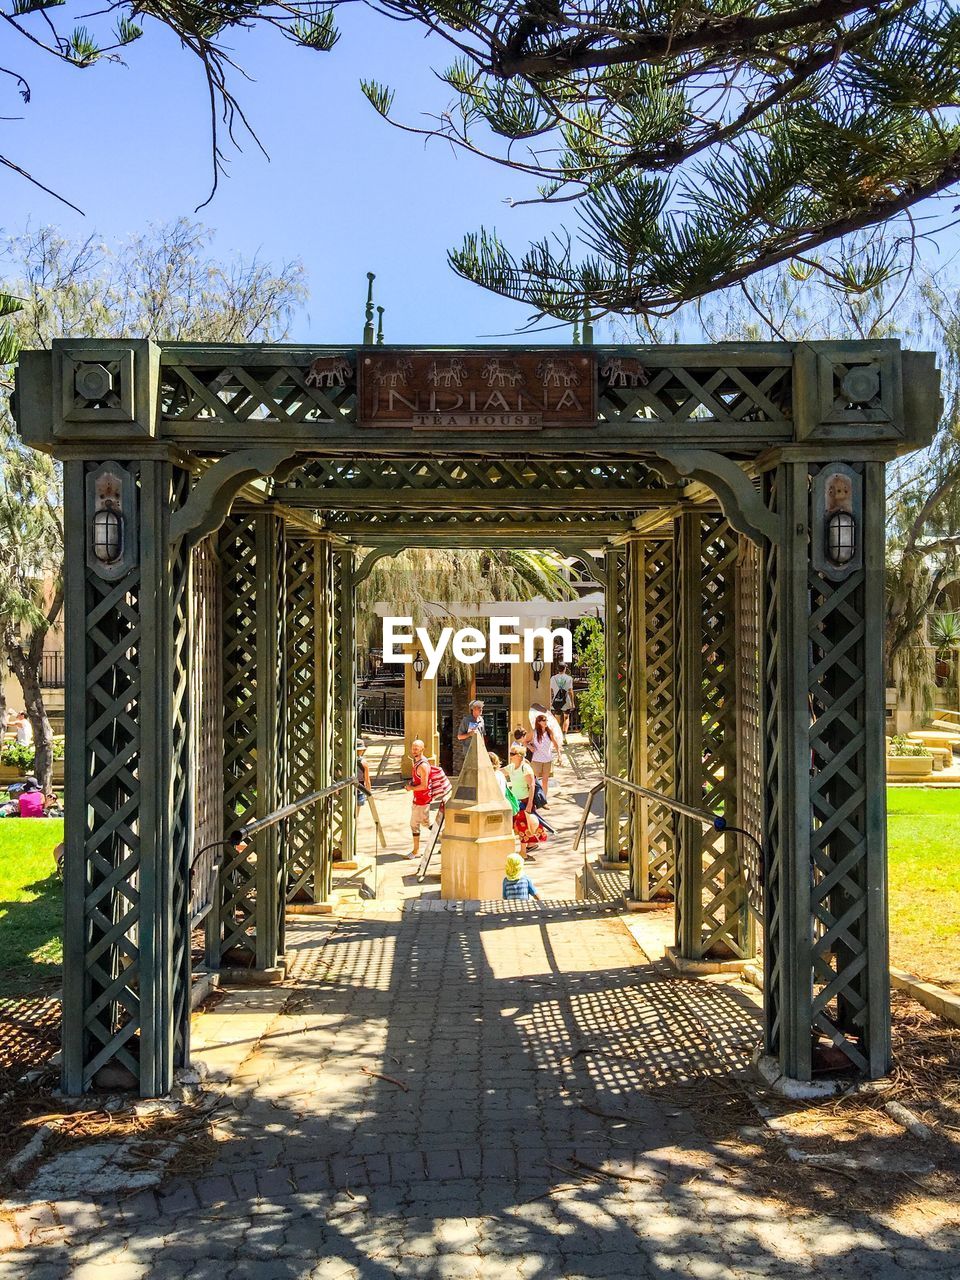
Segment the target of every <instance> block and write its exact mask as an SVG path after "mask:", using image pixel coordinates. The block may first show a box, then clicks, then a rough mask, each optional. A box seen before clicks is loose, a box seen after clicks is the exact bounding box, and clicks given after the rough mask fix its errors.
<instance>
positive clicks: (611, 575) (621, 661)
mask: <svg viewBox="0 0 960 1280" xmlns="http://www.w3.org/2000/svg"><path fill="white" fill-rule="evenodd" d="M604 558H605V564H606V594H605V598H606V607H605V609H604V636H605V645H606V712H605V714H606V722H605V730H604V767H605V771H606V772H607V773H608V774H610V775H611V776H612V777H617V778H628V777H629V775H630V759H631V756H630V742H631V739H630V737H629V731H630V711H631V698H630V655H629V653H628V650H627V637H628V634H629V629H628V619H629V617H630V613H631V596H632V595H633V590H632V588H633V583H632V581H631V573H630V568H631V551H630V548H629V547H628V546H623V547H616V548H614V549H611V550H609V551H607V552H606V554H605V557H604ZM633 809H634V805H633V797H632V796H631V795H630V793H629V792H628V791H625V790H623V789H621V788H620V787H615V786H613V785H612V784H610V783H608V784H607V788H606V792H605V809H604V843H605V850H606V856H607V857H608V858H610V859H612V860H617V859H629V860H631V861H632V853H633Z"/></svg>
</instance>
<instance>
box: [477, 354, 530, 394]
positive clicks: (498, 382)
mask: <svg viewBox="0 0 960 1280" xmlns="http://www.w3.org/2000/svg"><path fill="white" fill-rule="evenodd" d="M480 376H481V378H483V380H484V382H485V383H486V384H487V386H488V387H490V389H491V390H492V389H493V388H494V387H501V388H503V387H515V386H517V385H518V384H520V385H521V386H522V385H523V383H524V382H525V381H526V378H524V376H523V370H522V369H521V368H520V366H519V365H518V364H517V363H516V361H515V360H501V359H500V358H499V357H498V356H491V357H490V359H489V360H488V361H487V363H486V364H485V365H484V366H483V368H482V369H481V370H480Z"/></svg>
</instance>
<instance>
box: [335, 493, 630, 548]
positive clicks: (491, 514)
mask: <svg viewBox="0 0 960 1280" xmlns="http://www.w3.org/2000/svg"><path fill="white" fill-rule="evenodd" d="M572 501H574V502H575V499H573V500H572ZM638 509H639V508H636V507H630V508H614V509H610V510H607V509H604V510H603V511H582V510H577V509H576V507H575V506H574V507H573V508H572V509H570V510H567V511H531V510H530V509H529V507H528V506H525V505H524V498H523V494H522V492H518V493H517V494H516V495H515V503H514V509H513V511H512V512H511V511H510V510H504V509H501V510H498V511H473V510H469V509H468V510H466V511H465V510H460V511H436V510H433V511H404V510H402V509H401V508H400V507H399V505H398V506H397V508H394V509H390V510H385V511H350V510H348V509H345V508H340V509H337V510H336V511H325V512H324V523H325V524H326V525H327V526H328V527H329V528H330V529H332V530H333V531H335V532H339V533H340V534H341V535H342V536H345V537H346V536H350V535H351V534H353V535H355V536H356V537H357V538H358V539H359V540H361V541H362V539H363V537H364V535H365V534H366V533H367V532H369V533H371V534H372V533H386V532H389V531H391V530H393V529H396V530H399V531H401V532H404V535H405V536H408V537H411V538H412V537H415V531H416V530H422V531H424V532H429V533H431V534H436V533H437V532H440V533H443V532H449V533H450V534H451V535H456V534H458V533H462V532H467V533H477V534H490V535H494V534H500V533H508V534H517V533H520V534H522V533H524V532H525V531H526V530H528V529H530V528H532V527H535V526H537V525H543V526H549V527H550V530H557V529H559V531H560V532H559V534H557V535H556V536H561V537H562V536H565V534H566V531H567V530H569V531H570V533H571V534H577V535H579V534H580V533H582V532H584V531H586V532H589V531H590V528H591V526H595V527H596V529H597V530H599V532H595V535H594V536H598V537H599V536H601V535H602V533H604V532H607V533H612V532H615V531H616V532H619V530H620V529H621V528H626V527H627V526H628V525H629V522H630V521H631V520H632V519H633V518H634V517H635V516H636V514H637V511H638ZM521 513H522V514H521ZM541 536H543V535H541ZM434 541H436V538H434Z"/></svg>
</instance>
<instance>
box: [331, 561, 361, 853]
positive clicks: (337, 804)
mask: <svg viewBox="0 0 960 1280" xmlns="http://www.w3.org/2000/svg"><path fill="white" fill-rule="evenodd" d="M354 555H355V553H354V552H353V551H352V550H344V551H336V552H334V554H333V583H332V586H333V593H332V594H333V606H334V611H333V650H332V652H333V659H334V668H335V672H336V679H335V683H334V692H333V712H334V714H333V773H334V779H333V781H336V780H338V779H340V778H345V777H350V776H352V775H353V773H354V770H355V769H356V743H357V693H356V675H355V673H356V665H357V659H356V640H355V630H354V592H353V566H354ZM354 804H355V799H354V793H353V789H352V788H348V789H346V790H344V791H341V792H339V793H338V794H337V796H336V797H335V798H334V802H333V813H332V829H331V839H332V842H333V853H334V857H336V856H337V854H338V853H339V855H340V857H342V858H345V859H350V858H352V857H353V853H354V848H353V840H354Z"/></svg>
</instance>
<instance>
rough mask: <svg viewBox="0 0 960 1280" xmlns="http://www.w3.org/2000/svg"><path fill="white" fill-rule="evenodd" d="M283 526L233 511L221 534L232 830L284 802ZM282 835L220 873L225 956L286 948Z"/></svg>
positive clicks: (228, 861) (275, 833)
mask: <svg viewBox="0 0 960 1280" xmlns="http://www.w3.org/2000/svg"><path fill="white" fill-rule="evenodd" d="M282 554H283V537H282V522H281V521H279V520H278V519H276V518H275V517H274V516H272V515H266V514H258V515H245V514H242V513H240V514H237V515H236V516H231V517H230V518H229V519H228V520H227V522H226V523H225V525H224V526H223V529H222V531H221V535H220V559H221V566H222V579H223V700H224V712H223V734H224V757H223V762H224V794H223V800H224V822H225V825H226V828H227V830H228V831H230V830H233V829H235V828H236V827H237V826H238V825H239V824H241V823H243V822H246V821H250V820H251V819H252V818H254V817H264V816H266V814H268V813H270V812H271V811H272V810H273V809H275V808H276V807H278V805H279V804H280V802H281V799H282V797H283V795H284V774H283V769H284V755H285V750H284V741H283V737H284V732H283V651H282V635H283V617H282V613H281V611H280V609H279V604H278V585H279V584H278V581H277V575H278V564H279V563H280V562H281V560H280V558H281V557H282ZM282 842H283V830H282V828H278V827H276V826H274V827H268V828H267V829H266V830H264V831H262V832H260V833H259V834H258V835H257V836H256V837H255V839H254V840H253V841H252V842H251V843H250V844H249V845H248V846H247V848H246V849H245V850H243V851H234V850H233V849H230V850H228V851H227V853H226V855H225V857H224V862H223V866H222V868H221V873H220V884H221V906H220V917H221V928H222V936H221V955H222V957H223V958H224V960H225V962H227V963H234V962H239V963H243V964H250V963H251V960H255V963H256V964H257V966H258V967H260V968H269V967H271V966H272V965H274V964H275V963H276V957H277V952H278V950H279V949H281V948H282V933H283V912H282V902H283V895H282V892H281V890H282V876H283V869H282V867H281V865H280V864H281V858H280V853H279V850H280V847H281V844H282Z"/></svg>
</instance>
